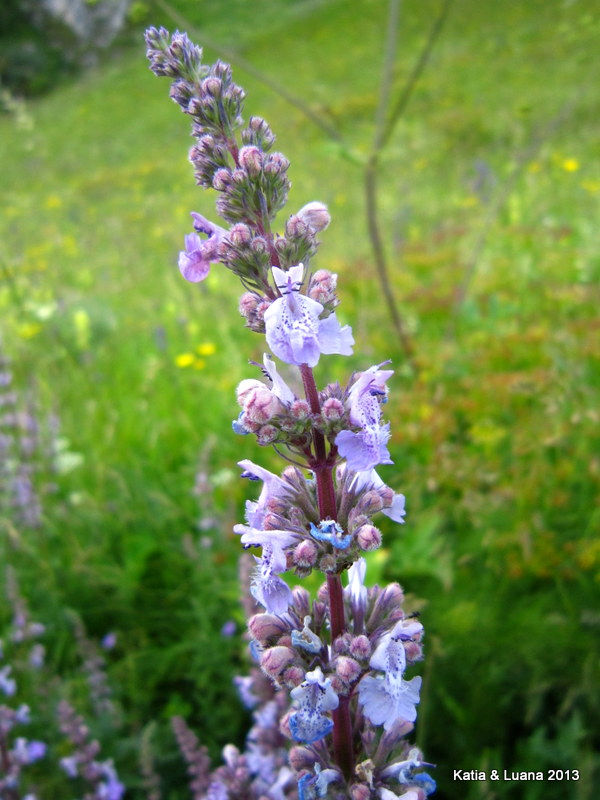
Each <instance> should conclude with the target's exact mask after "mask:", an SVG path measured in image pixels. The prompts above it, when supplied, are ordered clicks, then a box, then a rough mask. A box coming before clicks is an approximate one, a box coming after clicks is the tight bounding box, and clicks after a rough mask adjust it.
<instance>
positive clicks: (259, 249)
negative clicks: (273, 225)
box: [250, 236, 269, 255]
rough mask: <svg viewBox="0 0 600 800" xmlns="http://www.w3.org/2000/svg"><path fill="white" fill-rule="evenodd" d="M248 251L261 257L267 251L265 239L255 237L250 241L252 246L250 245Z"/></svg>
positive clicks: (267, 246)
mask: <svg viewBox="0 0 600 800" xmlns="http://www.w3.org/2000/svg"><path fill="white" fill-rule="evenodd" d="M250 249H251V250H252V252H253V253H257V254H258V255H263V253H266V252H267V251H268V249H269V245H268V243H267V240H266V239H263V237H262V236H255V237H254V239H252V244H251V245H250Z"/></svg>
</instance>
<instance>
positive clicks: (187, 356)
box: [175, 353, 196, 369]
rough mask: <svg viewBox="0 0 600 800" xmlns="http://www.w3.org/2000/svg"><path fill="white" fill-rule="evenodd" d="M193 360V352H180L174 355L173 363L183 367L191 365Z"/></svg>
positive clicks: (194, 357) (194, 358)
mask: <svg viewBox="0 0 600 800" xmlns="http://www.w3.org/2000/svg"><path fill="white" fill-rule="evenodd" d="M195 360H196V356H195V355H194V354H193V353H180V354H179V355H178V356H176V357H175V365H176V366H178V367H181V368H182V369H183V368H184V367H191V366H192V364H193V363H194V361H195Z"/></svg>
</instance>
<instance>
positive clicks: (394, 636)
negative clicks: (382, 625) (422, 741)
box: [358, 620, 421, 731]
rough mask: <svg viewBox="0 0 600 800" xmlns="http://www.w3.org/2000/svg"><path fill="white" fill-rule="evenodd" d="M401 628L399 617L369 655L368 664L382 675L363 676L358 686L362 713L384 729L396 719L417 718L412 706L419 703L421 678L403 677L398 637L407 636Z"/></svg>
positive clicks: (402, 653) (402, 657)
mask: <svg viewBox="0 0 600 800" xmlns="http://www.w3.org/2000/svg"><path fill="white" fill-rule="evenodd" d="M417 624H420V623H417ZM404 627H405V623H404V620H400V622H399V623H397V625H395V626H394V628H393V630H391V631H390V632H389V633H386V634H385V635H384V636H382V637H381V640H380V642H379V644H378V645H377V648H376V650H375V652H374V653H373V655H372V656H371V660H370V661H369V665H370V666H371V668H372V669H375V670H381V671H382V672H384V675H383V677H381V676H380V677H373V676H371V675H367V676H366V677H365V678H363V679H362V681H361V683H360V685H359V687H358V693H359V702H360V704H361V705H362V706H363V711H364V714H365V716H366V717H367V718H368V719H369V720H370V721H371V722H372V723H373V724H374V725H383V727H384V728H385V730H386V731H387V730H389V729H390V728H391V726H392V725H393V724H394V723H395V722H396V721H397V720H398V719H404V720H407V721H408V722H414V721H415V719H416V718H417V710H416V708H415V706H416V705H417V704H418V702H419V690H420V688H421V678H420V677H419V676H417V677H415V678H412V679H411V680H410V681H406V680H404V677H403V675H404V670H405V669H406V652H405V650H404V645H403V644H402V638H403V637H404V638H409V637H408V636H407V635H406V633H404V631H403V630H402V629H403V628H404Z"/></svg>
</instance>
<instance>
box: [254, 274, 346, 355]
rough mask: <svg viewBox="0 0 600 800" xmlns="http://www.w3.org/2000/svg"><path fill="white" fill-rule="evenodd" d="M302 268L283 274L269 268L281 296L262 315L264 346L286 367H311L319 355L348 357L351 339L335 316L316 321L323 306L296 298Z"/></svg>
mask: <svg viewBox="0 0 600 800" xmlns="http://www.w3.org/2000/svg"><path fill="white" fill-rule="evenodd" d="M303 275H304V266H303V264H298V265H297V266H295V267H291V268H290V269H289V271H288V272H284V271H283V270H281V269H279V268H278V267H273V279H274V281H275V284H276V285H277V287H278V288H279V289H280V291H281V292H282V293H283V294H282V296H281V297H278V298H277V299H276V300H274V301H273V302H272V303H271V305H270V306H269V308H268V309H267V310H266V311H265V328H266V336H267V343H268V345H269V347H270V348H271V350H272V351H273V353H274V354H275V355H276V356H277V357H278V358H280V359H281V360H282V361H285V362H286V363H287V364H296V365H298V366H300V365H302V364H308V366H309V367H314V366H316V364H318V362H319V357H320V356H321V354H330V353H339V354H340V355H345V356H349V355H352V345H353V344H354V338H353V336H352V330H351V328H350V326H349V325H344V326H343V327H342V326H341V325H340V323H339V322H338V320H337V318H336V316H335V314H330V315H329V316H328V317H326V318H325V319H320V318H319V317H320V315H321V314H322V312H323V306H322V305H321V303H318V302H317V301H316V300H312V299H311V298H310V297H306V295H303V294H300V286H301V285H302V278H303Z"/></svg>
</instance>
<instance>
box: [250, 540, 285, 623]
mask: <svg viewBox="0 0 600 800" xmlns="http://www.w3.org/2000/svg"><path fill="white" fill-rule="evenodd" d="M256 562H257V564H258V570H257V571H256V573H255V575H254V578H253V581H252V586H251V587H250V591H251V592H252V596H253V597H254V599H255V600H256V601H257V602H259V603H260V604H261V605H262V606H264V607H265V608H266V609H267V611H268V612H269V613H270V614H285V612H286V611H287V610H288V606H289V605H290V604H291V603H292V602H293V595H292V590H291V589H290V587H289V586H288V585H287V583H286V582H285V581H284V580H282V579H281V578H280V577H279V574H278V573H281V572H285V570H286V567H287V565H286V559H285V554H284V553H283V551H282V550H281V548H279V547H273V545H271V544H266V543H265V544H264V545H263V553H262V557H261V558H257V559H256Z"/></svg>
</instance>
